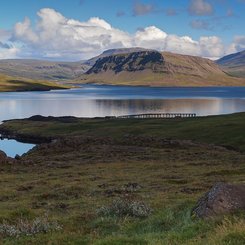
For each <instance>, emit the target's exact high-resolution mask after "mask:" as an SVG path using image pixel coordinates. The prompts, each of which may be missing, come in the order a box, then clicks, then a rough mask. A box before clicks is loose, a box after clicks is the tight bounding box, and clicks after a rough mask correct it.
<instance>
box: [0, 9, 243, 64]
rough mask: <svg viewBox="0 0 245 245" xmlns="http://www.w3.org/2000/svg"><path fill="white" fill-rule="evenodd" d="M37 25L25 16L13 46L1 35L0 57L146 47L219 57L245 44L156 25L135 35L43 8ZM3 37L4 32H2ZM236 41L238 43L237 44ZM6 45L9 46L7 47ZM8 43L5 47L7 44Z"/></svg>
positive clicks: (78, 56) (81, 55)
mask: <svg viewBox="0 0 245 245" xmlns="http://www.w3.org/2000/svg"><path fill="white" fill-rule="evenodd" d="M37 14H38V16H39V19H38V21H37V22H36V25H33V23H31V21H30V19H28V18H25V19H24V20H23V21H22V22H19V23H16V25H15V27H14V30H13V34H12V38H11V40H12V45H10V43H9V41H8V40H7V39H6V38H5V40H4V39H3V38H2V39H1V38H0V42H1V44H2V45H0V58H3V57H4V58H5V57H7V58H12V57H16V56H18V57H21V58H42V59H56V60H83V59H87V58H91V57H93V56H96V55H98V54H100V53H101V52H103V51H104V50H106V49H111V48H128V47H135V46H138V47H144V48H150V49H156V50H159V51H170V52H175V53H181V54H189V55H198V56H203V57H209V58H219V57H221V56H223V55H224V54H227V50H229V52H230V51H231V50H235V49H236V48H238V49H240V48H242V47H243V45H244V43H243V39H242V37H236V39H235V40H234V45H233V46H232V45H231V46H230V47H229V49H227V47H225V46H224V45H223V43H222V40H221V39H220V38H218V37H216V36H212V37H200V39H199V40H193V39H192V38H191V37H189V36H178V35H174V34H170V33H167V32H165V31H164V30H161V29H159V28H157V27H156V26H149V27H144V28H141V29H139V30H137V31H136V32H135V33H133V34H129V33H127V32H125V31H122V30H120V29H117V28H114V27H113V26H112V25H111V24H110V23H108V22H106V21H105V20H103V19H100V18H98V17H93V18H90V19H89V20H87V21H85V22H81V21H78V20H74V19H68V18H66V17H64V16H63V15H62V14H60V13H59V12H57V11H55V10H53V9H48V8H45V9H41V10H40V11H39V12H38V13H37ZM2 36H3V35H2ZM0 37H1V32H0ZM235 43H236V44H235ZM6 44H8V45H9V48H7V46H6ZM4 46H5V47H4Z"/></svg>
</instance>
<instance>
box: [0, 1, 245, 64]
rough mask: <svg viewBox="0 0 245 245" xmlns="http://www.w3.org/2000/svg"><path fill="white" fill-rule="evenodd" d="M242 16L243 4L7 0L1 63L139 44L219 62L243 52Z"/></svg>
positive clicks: (2, 8) (0, 18)
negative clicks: (229, 55) (218, 60)
mask: <svg viewBox="0 0 245 245" xmlns="http://www.w3.org/2000/svg"><path fill="white" fill-rule="evenodd" d="M244 13H245V0H123V1H122V0H8V1H5V0H3V1H1V3H0V59H10V58H28V59H30V58H31V59H44V60H64V61H77V60H85V59H88V58H91V57H93V56H96V55H98V54H100V53H101V52H103V51H105V50H107V49H112V48H130V47H136V46H137V47H143V48H149V49H156V50H159V51H170V52H174V53H181V54H188V55H197V56H202V57H207V58H210V59H218V58H220V57H222V56H224V55H227V54H230V53H235V52H239V51H241V50H244V49H245V28H244V26H245V14H244Z"/></svg>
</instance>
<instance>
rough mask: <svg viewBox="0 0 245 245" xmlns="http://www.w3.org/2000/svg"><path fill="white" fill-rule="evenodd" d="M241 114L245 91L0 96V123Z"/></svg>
mask: <svg viewBox="0 0 245 245" xmlns="http://www.w3.org/2000/svg"><path fill="white" fill-rule="evenodd" d="M241 111H245V87H216V88H214V87H205V88H152V87H131V86H106V85H84V86H82V87H81V88H76V89H71V90H56V91H48V92H18V93H1V94H0V121H3V120H7V119H13V118H25V117H30V116H33V115H43V116H77V117H104V116H119V115H127V114H137V113H152V112H156V113H161V112H162V113H164V112H170V113H171V112H172V113H196V114H197V115H199V116H206V115H218V114H228V113H234V112H241Z"/></svg>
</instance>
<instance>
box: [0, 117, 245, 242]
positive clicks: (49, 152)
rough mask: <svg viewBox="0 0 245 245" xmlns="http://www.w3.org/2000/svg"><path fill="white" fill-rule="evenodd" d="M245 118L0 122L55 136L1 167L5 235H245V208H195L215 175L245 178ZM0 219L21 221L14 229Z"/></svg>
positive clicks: (110, 238) (235, 238)
mask: <svg viewBox="0 0 245 245" xmlns="http://www.w3.org/2000/svg"><path fill="white" fill-rule="evenodd" d="M244 122H245V113H239V114H234V115H227V116H215V117H205V118H193V119H176V120H161V119H158V120H157V119H152V120H151V119H149V120H105V119H74V118H73V119H72V118H65V119H54V118H53V119H49V120H48V121H47V120H46V121H45V120H43V119H42V120H41V121H33V120H23V121H21V120H16V121H10V122H6V123H4V124H3V125H1V127H0V129H4V130H6V129H8V130H9V131H11V132H12V133H14V134H21V135H29V136H30V135H35V137H39V136H46V137H50V136H52V137H53V138H57V139H58V140H56V141H54V142H52V143H47V144H42V145H39V146H38V147H36V148H34V149H33V150H32V151H31V152H29V153H28V154H26V155H24V156H23V157H22V158H21V160H18V161H16V162H15V163H12V164H11V163H9V164H7V163H6V164H2V165H1V166H0V183H1V189H0V243H1V241H2V244H23V245H24V244H57V245H58V244H100V245H101V244H105V245H110V244H113V245H114V244H116V245H119V244H123V245H124V244H132V245H134V244H136V245H137V244H150V245H155V244H163V245H165V244H169V245H173V244H176V245H179V244H187V245H189V244H193V245H194V244H195V245H196V244H208V245H209V244H210V245H216V244H217V245H223V244H224V245H228V244H229V245H230V244H232V245H238V244H245V221H244V218H245V213H244V212H239V213H236V214H233V215H227V216H220V217H215V218H213V219H209V220H200V219H197V218H196V217H193V216H192V215H191V210H192V208H193V207H194V205H195V203H196V201H197V200H198V198H199V197H200V196H201V195H203V193H205V192H206V191H208V190H209V189H210V188H211V186H212V185H213V184H214V183H216V182H219V181H227V182H234V183H244V179H245V167H244V166H245V165H244V163H245V155H244V150H245V142H244V138H245V137H244ZM170 138H171V139H170ZM214 144H215V145H214ZM220 145H226V146H231V147H233V148H235V149H237V150H238V151H235V150H231V149H230V148H231V147H228V148H229V149H228V148H226V147H220ZM127 205H128V206H127ZM130 205H131V206H130ZM132 207H134V209H133V208H132ZM46 216H48V218H44V217H46ZM38 217H41V219H40V220H41V221H40V222H39V224H42V225H39V226H38V229H34V230H35V231H36V230H37V232H36V234H33V233H34V231H33V230H31V231H32V232H30V229H27V228H26V227H30V226H33V220H35V219H36V218H38ZM55 221H56V222H57V223H54V222H55ZM1 224H5V226H6V224H7V225H12V228H13V227H14V228H15V229H16V227H24V228H25V229H24V228H23V229H22V233H21V234H19V236H14V235H11V234H13V232H12V233H10V232H6V231H5V232H2V233H1ZM44 227H45V228H44ZM8 228H9V227H8ZM14 228H13V229H14ZM25 230H28V231H29V233H30V234H29V235H26V233H25Z"/></svg>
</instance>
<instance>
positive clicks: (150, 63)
mask: <svg viewBox="0 0 245 245" xmlns="http://www.w3.org/2000/svg"><path fill="white" fill-rule="evenodd" d="M163 68H164V58H163V56H162V55H161V53H159V52H157V51H139V52H133V53H126V54H117V55H110V56H106V57H103V58H100V59H98V60H97V61H96V62H95V64H94V66H93V67H92V68H91V69H90V70H88V71H87V74H93V73H95V74H98V73H100V72H107V71H113V72H114V73H120V72H122V71H126V72H136V71H143V70H146V69H149V70H151V71H153V72H159V71H161V70H162V69H163Z"/></svg>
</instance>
